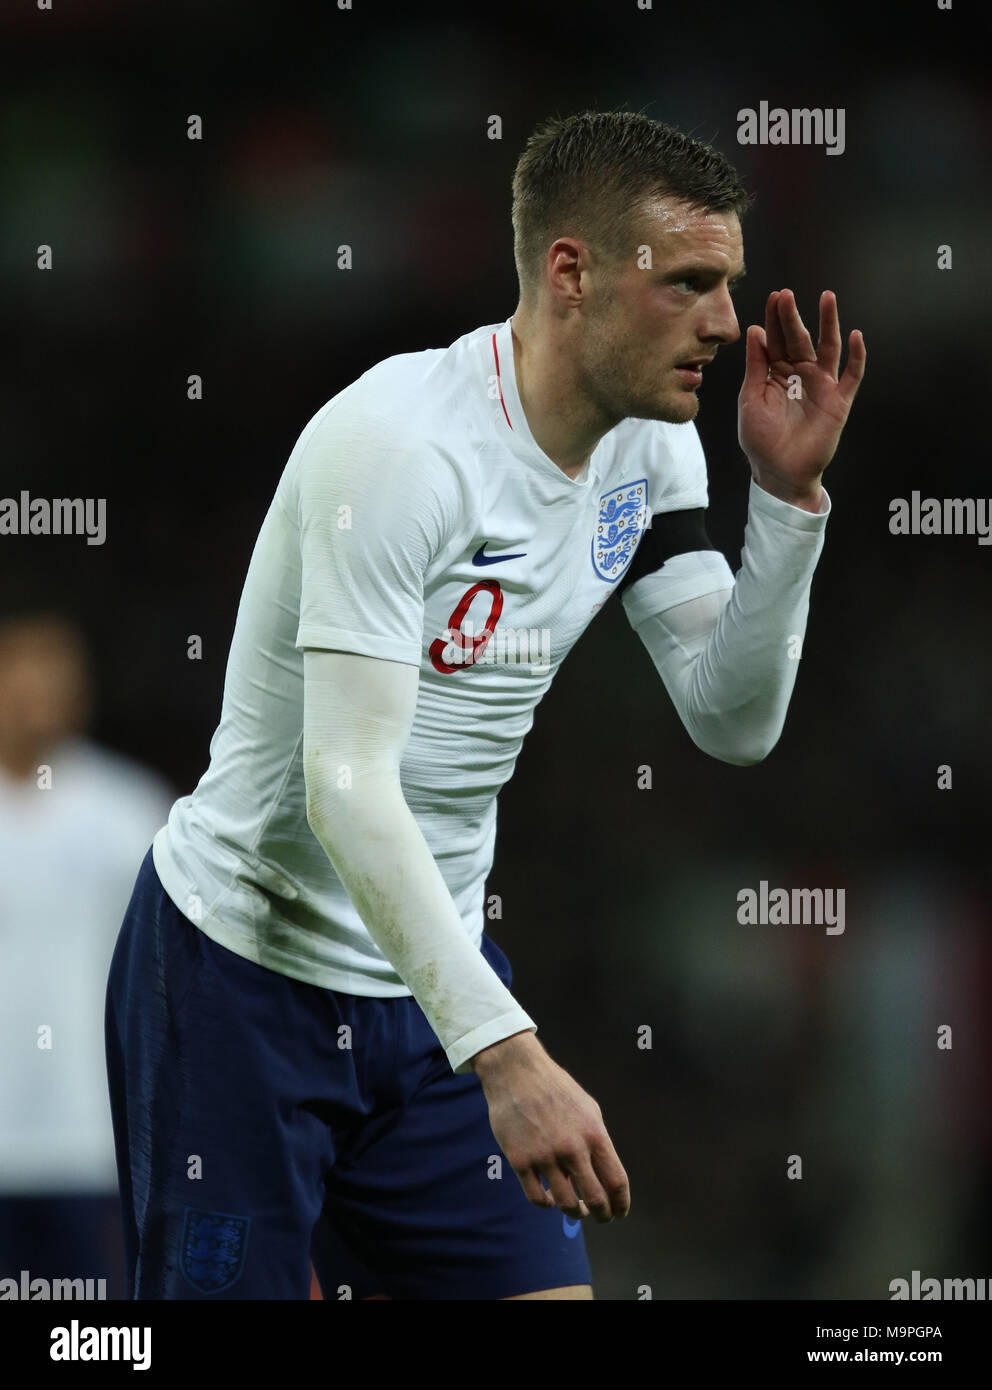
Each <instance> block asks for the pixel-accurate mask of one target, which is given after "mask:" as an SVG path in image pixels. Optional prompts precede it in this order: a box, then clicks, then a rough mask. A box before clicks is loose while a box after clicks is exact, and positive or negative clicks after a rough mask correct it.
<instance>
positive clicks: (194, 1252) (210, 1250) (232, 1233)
mask: <svg viewBox="0 0 992 1390" xmlns="http://www.w3.org/2000/svg"><path fill="white" fill-rule="evenodd" d="M250 1224H251V1219H250V1218H249V1217H247V1216H231V1215H229V1214H228V1213H227V1212H223V1211H194V1210H193V1208H192V1207H187V1208H186V1218H185V1221H184V1222H183V1236H182V1246H181V1252H180V1261H179V1263H180V1268H181V1269H182V1272H183V1274H184V1276H185V1277H186V1279H187V1280H188V1281H189V1283H191V1284H192V1285H193V1287H194V1289H198V1290H199V1291H200V1293H221V1292H222V1291H223V1290H224V1289H229V1288H230V1287H231V1285H232V1284H233V1283H235V1281H236V1280H238V1279H240V1277H241V1272H242V1270H243V1269H244V1267H245V1249H246V1247H247V1245H248V1227H249V1226H250Z"/></svg>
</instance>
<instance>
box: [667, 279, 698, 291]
mask: <svg viewBox="0 0 992 1390" xmlns="http://www.w3.org/2000/svg"><path fill="white" fill-rule="evenodd" d="M672 284H673V285H674V286H675V288H676V289H680V288H681V286H683V285H688V287H689V288H688V290H687V291H686V293H688V294H695V292H696V289H697V287H698V285H699V281H698V280H697V279H696V277H695V275H686V276H685V277H684V278H683V279H681V280H673V281H672Z"/></svg>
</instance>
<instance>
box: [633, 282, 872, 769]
mask: <svg viewBox="0 0 992 1390" xmlns="http://www.w3.org/2000/svg"><path fill="white" fill-rule="evenodd" d="M865 357H866V353H865V347H864V341H863V339H862V337H861V334H860V333H859V332H857V331H855V332H854V333H852V334H851V337H850V340H849V348H848V362H847V368H846V370H845V372H844V375H843V376H842V377H841V378H840V380H839V381H838V367H839V364H840V327H839V322H838V317H837V303H836V298H835V297H834V295H833V294H832V293H831V292H830V291H825V292H824V294H823V295H822V296H821V300H820V337H819V343H818V346H817V350H816V351H815V352H814V350H813V346H812V341H811V339H810V336H809V333H808V332H807V331H806V329H805V327H804V326H803V324H802V320H801V319H800V317H799V313H798V310H797V308H796V303H795V297H794V296H793V294H792V292H791V291H790V290H783V291H781V292H778V291H776V292H775V293H774V294H772V295H771V296H770V297H769V300H768V305H767V308H766V320H765V328H764V329H761V328H758V327H757V326H752V327H751V328H749V329H748V334H747V370H746V375H745V380H744V386H743V388H742V390H741V394H740V398H739V413H738V429H739V438H740V443H741V447H742V448H743V450H744V452H745V454H746V455H747V457H748V461H749V462H750V464H751V489H750V495H749V501H748V521H747V527H746V530H745V533H744V548H743V551H742V554H741V568H740V571H739V573H738V575H737V577H736V579H735V578H734V576H733V574H732V573H731V570H730V567H729V566H728V565H727V562H726V560H725V559H724V558H723V556H722V555H721V554H720V553H719V552H718V551H716V550H714V549H713V547H712V545H711V544H710V542H709V539H708V537H707V535H706V530H705V524H704V512H703V509H702V508H696V509H692V510H688V511H683V512H673V513H662V514H660V515H658V516H656V517H655V518H654V521H653V525H652V527H651V530H650V531H649V532H647V533H646V534H645V536H644V537H643V538H642V540H641V544H640V546H639V547H638V551H637V553H636V555H635V556H634V560H633V561H632V562H631V566H630V571H629V572H628V574H627V575H626V576H625V577H624V582H623V584H622V585H621V589H622V591H623V594H622V601H623V605H624V609H625V611H626V613H627V617H628V619H629V621H630V623H631V626H632V627H633V628H634V629H635V631H636V632H637V634H638V636H639V637H640V639H641V641H642V642H643V643H644V645H645V647H646V648H647V650H648V652H649V654H650V656H651V658H652V660H653V662H654V664H655V666H656V668H657V670H658V672H659V674H660V675H661V678H662V680H663V681H664V684H665V687H666V689H667V690H668V693H669V695H670V696H671V698H672V701H673V703H674V705H675V707H676V709H677V710H678V713H679V716H680V718H681V720H682V722H683V724H684V725H685V727H686V729H687V730H688V731H689V734H690V735H691V737H692V738H693V740H694V742H695V743H696V744H697V745H698V746H699V747H700V748H702V749H703V751H704V752H706V753H709V754H710V755H711V756H713V757H715V758H719V759H720V760H721V761H723V762H728V763H735V764H738V765H741V766H747V765H750V764H752V763H756V762H760V761H761V760H762V759H763V758H765V757H767V755H768V753H769V752H770V751H771V750H772V748H774V746H775V744H776V743H777V742H778V740H779V737H780V736H781V733H782V729H783V727H784V724H785V716H786V711H787V709H788V705H789V700H790V698H791V695H792V690H793V687H794V685H795V679H796V671H797V668H798V657H799V655H800V652H801V650H802V643H803V639H804V637H805V633H806V621H807V617H808V612H809V593H810V585H811V583H812V578H813V572H814V570H815V568H816V564H817V561H818V559H819V557H820V552H821V550H822V548H823V539H824V529H825V527H826V523H827V517H828V516H829V514H830V509H831V503H830V498H829V496H828V495H827V493H826V491H825V489H824V488H823V486H822V483H821V478H822V475H823V472H824V469H825V468H826V466H827V464H828V463H829V462H830V460H831V458H833V455H834V453H835V451H836V448H837V444H838V441H839V439H840V434H841V431H842V429H843V427H844V424H845V422H846V420H847V416H848V413H849V410H850V407H851V403H852V401H853V399H854V395H855V393H856V391H857V389H858V386H859V384H860V382H861V379H862V377H863V375H864V364H865ZM797 380H798V383H799V387H798V389H797V385H796V382H797Z"/></svg>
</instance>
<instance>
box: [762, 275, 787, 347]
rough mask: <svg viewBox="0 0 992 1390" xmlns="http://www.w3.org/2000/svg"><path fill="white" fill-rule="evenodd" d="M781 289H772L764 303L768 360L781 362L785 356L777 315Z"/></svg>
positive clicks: (782, 334) (782, 335)
mask: <svg viewBox="0 0 992 1390" xmlns="http://www.w3.org/2000/svg"><path fill="white" fill-rule="evenodd" d="M781 293H782V291H781V290H772V292H771V294H770V295H769V296H768V303H767V304H766V305H765V348H766V351H767V353H768V359H769V361H770V362H781V360H782V358H783V357H785V356H786V351H785V334H784V333H783V332H782V324H781V322H780V321H779V316H778V301H779V297H780V296H781Z"/></svg>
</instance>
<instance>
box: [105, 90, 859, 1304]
mask: <svg viewBox="0 0 992 1390" xmlns="http://www.w3.org/2000/svg"><path fill="white" fill-rule="evenodd" d="M747 203H748V196H747V194H746V192H745V190H744V189H743V187H742V186H741V183H740V181H739V179H738V177H737V175H736V173H735V171H734V170H733V168H732V167H731V166H730V165H729V164H728V163H727V161H726V160H725V159H724V158H723V157H722V156H721V155H720V154H719V153H718V152H717V151H715V150H713V149H711V148H710V147H709V146H706V145H703V144H701V143H700V142H698V141H695V140H692V139H690V138H689V137H688V136H685V135H683V134H682V133H681V132H679V131H676V130H673V129H672V128H670V127H668V126H665V125H662V124H661V123H660V122H657V121H652V120H650V119H648V118H647V117H644V116H636V115H629V114H616V113H602V112H592V113H583V114H581V115H579V116H575V117H570V118H567V119H566V120H563V121H557V120H556V121H552V122H550V123H548V125H547V126H546V127H544V128H543V129H542V130H540V131H538V132H536V133H535V135H534V136H533V137H532V138H531V140H530V142H529V143H528V146H527V148H526V150H525V152H524V154H523V156H522V158H521V160H520V161H519V163H518V166H517V170H516V174H515V178H514V203H513V223H514V235H515V241H514V251H515V257H516V263H517V271H518V276H519V280H520V300H519V303H518V305H517V309H516V311H515V313H514V314H513V315H512V317H511V318H509V319H506V320H505V321H503V322H499V323H494V324H489V325H487V326H486V327H483V328H479V329H476V330H474V331H472V332H470V333H467V334H466V335H465V336H464V337H462V338H459V339H458V340H457V341H456V342H455V343H453V344H452V345H451V346H450V347H448V348H446V349H440V348H439V349H431V350H427V351H423V352H417V353H409V354H405V355H403V356H399V357H392V358H389V359H387V360H386V361H384V362H381V363H379V364H378V365H377V366H375V367H373V368H372V369H371V370H370V371H368V372H366V373H365V374H364V376H362V377H360V378H359V379H358V380H357V381H356V382H354V383H353V384H352V385H351V386H349V387H347V388H346V389H345V390H343V391H341V392H340V393H339V394H338V395H337V396H335V397H334V398H333V399H332V400H331V401H329V402H328V403H327V404H326V405H325V406H324V407H323V408H322V409H321V410H320V411H318V413H317V414H316V415H315V416H314V417H313V419H312V420H311V421H310V422H309V424H308V425H307V426H306V428H305V429H304V431H303V433H302V435H301V436H300V438H299V440H298V442H297V444H296V447H295V448H294V450H293V452H292V454H291V456H290V459H289V462H288V464H287V466H286V468H285V470H284V472H283V475H282V478H281V480H280V482H279V484H278V487H277V489H276V493H275V497H274V499H273V501H272V504H271V506H270V509H269V511H268V513H267V515H266V517H265V520H264V523H263V525H262V528H261V531H260V534H259V536H258V540H257V542H256V546H255V551H254V554H253V556H252V560H251V564H250V567H249V570H248V575H247V578H246V581H245V586H244V590H243V594H242V598H241V604H240V608H239V612H238V620H237V625H236V629H235V633H234V637H233V641H232V646H231V652H230V657H229V660H228V667H227V678H226V684H225V691H224V703H223V708H222V711H221V721H220V725H219V727H218V729H217V732H216V734H215V736H214V739H213V742H212V743H211V750H210V752H211V761H210V766H209V768H208V770H207V772H206V773H205V774H204V776H203V778H202V779H201V781H200V783H199V785H198V787H197V788H196V790H195V791H194V792H193V794H192V795H190V796H186V797H183V798H181V799H180V800H179V801H178V802H177V803H176V804H175V806H174V807H173V809H172V812H171V814H170V816H169V822H168V825H167V826H165V827H164V828H163V829H162V830H161V831H160V832H159V834H158V835H157V836H156V837H155V840H154V845H153V847H152V849H151V850H149V852H148V855H147V856H146V858H145V861H144V863H143V865H142V867H141V869H140V872H139V875H138V879H137V882H136V884H135V890H134V894H133V896H132V900H131V904H130V907H129V910H128V913H127V916H126V918H125V920H124V923H123V925H122V927H121V933H120V938H119V942H118V946H117V950H116V952H115V955H114V961H113V965H112V969H111V973H110V979H109V987H108V999H107V1055H108V1068H109V1079H110V1087H111V1094H112V1101H113V1109H114V1121H115V1131H116V1136H117V1147H118V1163H119V1169H120V1175H121V1190H122V1194H123V1197H124V1218H125V1234H126V1239H127V1246H128V1257H129V1272H130V1279H131V1289H132V1292H133V1295H134V1296H135V1297H138V1298H184V1297H187V1298H194V1297H221V1298H306V1297H307V1295H308V1290H309V1265H308V1254H310V1253H311V1252H312V1256H313V1262H314V1266H315V1268H316V1271H317V1276H318V1278H319V1281H320V1284H321V1287H322V1289H323V1292H324V1296H325V1297H328V1298H335V1297H342V1296H351V1297H392V1298H487V1299H488V1298H500V1299H503V1298H549V1299H583V1298H584V1299H588V1298H591V1297H592V1289H591V1278H590V1272H589V1265H588V1260H587V1257H586V1252H585V1244H584V1240H583V1236H582V1228H581V1221H582V1219H583V1218H585V1217H586V1216H588V1215H590V1214H592V1215H594V1216H595V1218H596V1219H597V1220H600V1221H604V1222H606V1221H610V1220H612V1219H613V1218H614V1217H617V1216H623V1215H626V1213H627V1211H628V1209H629V1205H630V1193H629V1186H628V1182H627V1177H626V1173H625V1172H624V1169H623V1167H622V1165H621V1163H620V1160H619V1158H618V1156H617V1154H616V1152H615V1150H614V1148H613V1144H612V1142H611V1140H610V1137H609V1135H608V1133H607V1131H606V1128H605V1125H604V1122H603V1115H602V1112H601V1110H600V1107H599V1106H598V1104H597V1103H596V1101H594V1100H593V1098H592V1097H591V1096H589V1095H588V1094H587V1093H586V1092H585V1091H583V1090H582V1088H581V1087H580V1086H579V1085H577V1083H576V1082H575V1081H574V1080H573V1079H572V1078H571V1077H570V1076H569V1075H568V1074H567V1073H566V1072H565V1071H564V1070H563V1069H562V1068H561V1067H559V1066H558V1065H557V1064H556V1063H555V1062H554V1061H553V1060H552V1059H551V1058H550V1057H549V1056H548V1054H547V1052H546V1051H545V1050H544V1048H543V1046H542V1045H541V1043H540V1042H539V1041H538V1039H537V1038H536V1037H535V1032H536V1027H537V1025H536V1023H535V1022H534V1020H532V1019H531V1018H530V1017H529V1015H528V1014H527V1013H526V1012H525V1011H524V1010H523V1009H522V1008H521V1006H520V1005H519V1003H518V1002H517V1000H516V999H515V998H514V996H513V995H512V994H511V993H510V990H509V985H510V983H511V971H510V965H509V962H508V960H507V958H506V956H505V955H504V953H503V952H502V951H501V950H500V949H499V947H498V946H497V945H496V944H495V943H494V942H493V941H492V940H491V939H490V938H489V937H488V936H487V935H486V934H485V931H484V927H485V920H486V919H485V902H484V886H485V880H486V876H487V874H488V872H489V869H490V867H491V864H492V858H493V848H494V842H495V833H496V799H497V795H498V792H499V790H500V788H501V787H502V786H503V784H504V783H505V782H506V781H507V779H508V778H509V777H510V776H511V774H512V772H513V769H514V766H515V763H516V759H517V756H518V754H519V751H520V748H521V745H522V742H523V739H524V736H525V735H526V733H527V732H528V730H529V729H530V727H531V724H532V721H533V717H534V711H535V708H536V706H537V704H538V702H539V701H540V699H541V697H542V696H543V694H544V693H545V691H546V690H547V689H548V687H549V685H550V683H551V680H552V679H553V677H554V674H555V672H556V671H557V669H558V667H559V666H560V664H561V662H562V660H563V659H564V658H565V656H566V655H567V653H568V652H569V650H570V649H571V647H572V646H573V645H574V643H575V642H576V641H577V640H578V638H579V637H580V635H581V634H582V632H583V631H584V630H585V628H586V627H587V626H588V624H589V622H590V621H591V619H592V617H593V615H594V614H595V613H596V612H597V611H598V610H599V609H600V608H602V606H603V604H604V603H605V602H606V601H607V600H608V599H609V597H610V596H611V594H613V593H618V592H622V595H623V598H622V601H623V605H624V609H625V612H626V615H627V617H628V619H629V620H630V623H631V626H632V627H633V628H634V630H635V631H636V632H637V635H638V637H639V638H640V639H641V641H642V643H643V645H644V647H645V648H646V649H647V651H648V653H649V655H650V657H651V659H652V661H653V663H654V666H655V668H656V670H657V672H658V673H659V675H660V677H661V680H662V682H663V683H664V685H665V688H666V689H667V691H668V693H669V695H670V697H671V699H672V701H673V703H674V704H675V707H676V709H677V710H678V713H679V715H680V717H681V718H682V720H683V722H684V724H685V726H686V728H687V729H688V730H689V732H690V734H691V735H692V737H693V739H694V740H695V741H696V743H697V744H698V745H699V746H700V747H701V748H702V749H704V750H705V751H706V752H707V753H709V754H711V755H712V756H714V757H717V758H720V759H722V760H724V761H727V762H730V763H737V764H741V765H747V764H750V763H754V762H757V761H759V760H760V759H761V758H763V757H765V756H766V754H767V753H768V752H769V750H770V749H771V748H772V747H773V746H774V744H775V742H776V741H777V739H778V737H779V735H780V733H781V730H782V726H783V722H784V719H785V713H786V709H787V706H788V702H789V698H790V696H791V692H792V688H793V685H794V682H795V675H796V669H797V664H798V663H797V659H796V658H797V656H798V652H797V650H796V644H797V643H799V644H800V645H801V642H802V637H803V634H804V632H805V625H806V617H807V609H808V600H809V589H810V583H811V579H812V574H813V570H814V568H815V565H816V562H817V559H818V556H819V553H820V549H821V547H822V544H823V533H824V528H825V525H826V520H827V516H828V514H829V510H830V500H829V498H828V497H827V494H826V493H825V491H824V490H823V488H822V486H821V482H820V479H821V476H822V474H823V470H824V469H825V467H826V465H827V464H828V463H829V461H830V459H831V458H832V456H833V454H834V451H835V449H836V447H837V443H838V440H839V437H840V433H841V430H842V428H843V425H844V422H845V420H846V418H847V413H848V410H849V408H850V405H851V402H852V400H853V398H854V394H855V391H856V390H857V386H858V383H859V381H860V379H861V375H862V373H863V369H864V360H865V351H864V344H863V341H862V340H861V336H860V334H858V333H854V334H852V335H851V339H850V344H849V354H848V365H847V368H846V371H845V373H844V375H843V377H840V378H839V377H838V373H839V359H840V353H841V340H840V329H839V323H838V315H837V305H836V300H835V299H834V297H833V295H832V294H830V293H829V292H826V293H824V295H823V296H822V297H821V301H820V323H819V337H818V343H817V345H816V347H814V346H813V343H812V341H811V338H810V335H809V333H808V332H807V330H806V328H805V326H804V325H803V323H802V320H801V319H800V316H799V312H798V309H797V307H796V303H795V299H794V297H793V295H792V293H791V291H789V290H784V291H781V292H777V291H776V292H774V293H773V294H771V295H770V296H769V298H768V300H767V303H766V307H765V324H764V327H763V328H762V327H758V326H754V327H752V328H751V329H749V330H748V337H747V347H746V359H747V365H746V377H745V382H744V388H743V390H742V392H741V396H740V445H741V446H742V447H743V449H744V452H745V454H746V456H747V459H748V461H749V463H750V468H751V477H752V484H751V491H750V499H749V509H748V524H747V530H746V532H745V545H744V552H743V556H742V567H741V571H740V573H739V575H738V576H737V579H736V581H735V577H734V575H733V574H732V572H731V571H730V569H729V567H728V565H727V562H726V560H725V559H724V557H723V556H722V555H721V554H720V553H719V552H718V551H716V550H714V549H713V547H712V545H711V544H710V542H709V540H708V537H707V535H706V530H705V525H704V518H705V508H706V506H707V503H708V491H707V474H706V464H705V460H704V457H703V452H702V448H701V446H700V443H699V438H698V436H697V434H696V430H695V427H694V425H693V423H692V422H693V419H694V417H695V415H696V413H697V411H698V408H699V402H698V398H697V395H696V392H697V390H698V388H699V386H700V385H701V383H702V379H703V369H704V367H705V366H706V365H707V364H708V363H710V362H711V361H712V359H713V357H714V355H715V354H716V352H717V350H718V349H719V348H720V347H721V346H724V345H729V344H732V343H734V342H735V341H736V340H737V339H738V338H739V337H740V330H739V327H738V324H737V318H736V315H735V313H734V307H733V303H732V299H731V294H732V291H733V289H734V287H735V286H736V285H737V283H738V282H739V281H740V279H741V277H742V276H743V274H744V259H743V243H742V234H741V221H740V219H741V216H742V215H743V213H744V211H745V209H746V207H747ZM736 451H737V450H736V441H731V440H728V441H727V442H726V454H727V456H728V458H729V457H730V456H731V455H734V454H736ZM644 673H645V668H644V667H643V666H640V667H639V666H637V665H636V664H635V663H633V662H632V663H631V669H630V672H629V673H618V677H619V676H620V675H621V674H623V675H625V676H626V677H627V678H629V679H642V678H643V677H644ZM610 718H611V711H610V710H609V709H590V710H589V711H588V727H589V731H590V733H589V736H590V738H598V737H599V736H600V733H601V730H602V729H603V728H604V727H608V725H609V721H610ZM596 815H597V812H596V808H595V799H594V798H591V801H590V808H589V816H590V835H591V836H594V835H595V825H596ZM700 833H701V834H702V833H704V831H703V828H701V831H700ZM566 867H570V866H565V865H563V866H562V868H563V870H564V869H566ZM594 871H595V870H594V866H593V864H592V862H591V861H590V872H594ZM539 929H540V923H539V922H535V923H534V930H539ZM576 930H577V931H583V932H585V933H586V935H585V937H584V940H583V946H584V949H585V950H586V951H587V952H588V960H589V968H590V969H596V970H599V969H605V970H608V969H609V956H608V944H607V942H606V941H604V939H603V938H602V937H601V936H600V934H599V933H598V932H595V931H594V930H593V928H592V926H591V925H590V924H588V923H576ZM494 1140H495V1142H494ZM500 1151H501V1152H500ZM504 1157H505V1160H506V1163H507V1165H508V1167H509V1169H511V1170H512V1173H513V1174H515V1179H514V1178H513V1177H511V1175H510V1173H504V1172H503V1170H502V1163H503V1159H504ZM545 1185H546V1186H545ZM552 1208H557V1210H553V1209H552Z"/></svg>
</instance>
